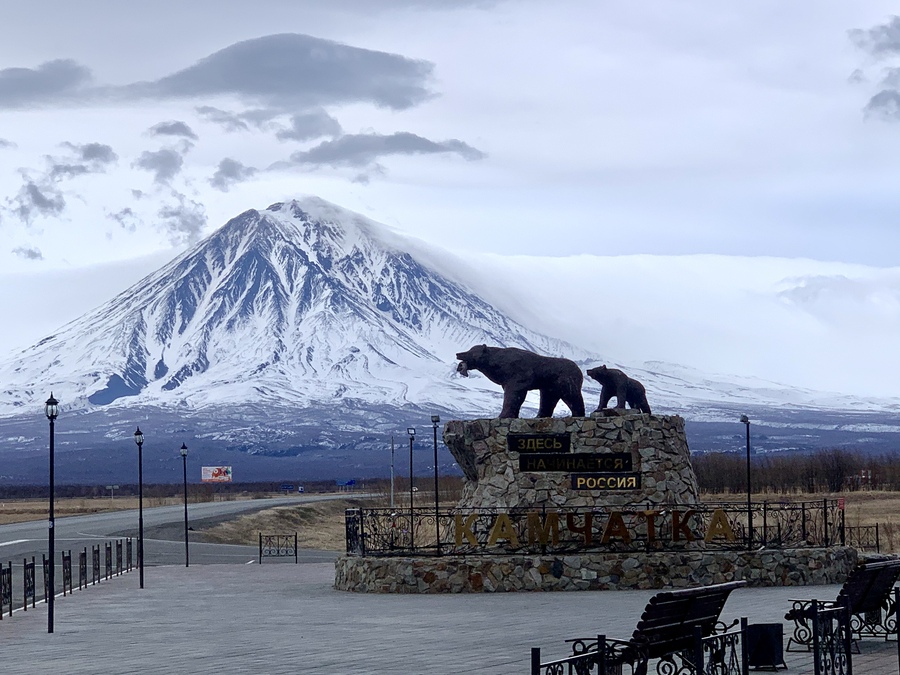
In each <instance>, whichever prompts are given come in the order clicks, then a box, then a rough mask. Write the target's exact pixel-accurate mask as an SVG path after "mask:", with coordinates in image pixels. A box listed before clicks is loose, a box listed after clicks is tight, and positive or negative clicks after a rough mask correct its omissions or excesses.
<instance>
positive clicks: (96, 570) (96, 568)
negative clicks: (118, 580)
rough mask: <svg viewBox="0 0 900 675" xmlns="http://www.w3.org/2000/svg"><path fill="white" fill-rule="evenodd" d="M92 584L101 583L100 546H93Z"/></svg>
mask: <svg viewBox="0 0 900 675" xmlns="http://www.w3.org/2000/svg"><path fill="white" fill-rule="evenodd" d="M91 583H92V584H99V583H100V544H97V545H96V546H91Z"/></svg>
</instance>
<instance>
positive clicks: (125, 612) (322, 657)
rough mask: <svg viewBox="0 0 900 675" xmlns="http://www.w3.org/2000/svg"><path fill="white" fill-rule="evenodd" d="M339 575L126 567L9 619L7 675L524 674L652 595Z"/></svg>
mask: <svg viewBox="0 0 900 675" xmlns="http://www.w3.org/2000/svg"><path fill="white" fill-rule="evenodd" d="M332 578H333V566H332V565H331V564H321V563H314V564H305V565H304V564H301V565H293V564H291V565H269V566H267V565H203V566H196V567H190V568H184V567H153V568H149V569H147V570H146V583H145V588H144V590H140V589H138V579H137V575H133V574H132V575H124V576H122V577H119V578H117V579H114V580H111V581H110V582H109V583H105V584H103V585H100V586H96V587H92V588H90V589H88V590H87V591H83V592H81V593H76V594H75V595H74V596H70V597H67V598H65V599H63V598H60V599H59V600H58V601H57V603H56V632H55V633H54V634H53V635H48V634H47V632H46V631H47V615H46V607H45V606H44V605H38V607H37V608H36V609H35V610H30V611H29V612H28V613H27V615H23V614H22V613H21V612H17V613H16V614H14V615H13V617H12V619H9V618H4V620H3V621H2V622H0V672H3V673H4V675H18V674H20V673H27V674H32V673H60V674H63V673H65V674H71V675H79V674H86V673H90V674H94V673H100V672H109V673H117V674H123V673H185V674H194V673H196V674H213V673H214V674H216V675H222V674H224V673H254V674H256V673H259V674H263V675H265V674H269V673H271V674H281V673H298V672H304V673H327V674H336V675H339V674H347V673H354V674H356V673H379V674H380V673H390V674H394V673H397V674H401V673H402V674H404V675H416V674H419V673H422V674H425V673H427V674H428V675H444V674H447V675H450V674H458V673H485V674H490V675H513V674H515V675H522V674H523V673H527V672H528V663H529V656H530V648H531V647H541V648H542V649H543V653H544V655H545V658H554V657H561V656H564V655H565V654H566V646H565V644H564V640H565V639H566V638H571V637H576V636H589V635H596V634H597V633H605V634H608V635H610V636H611V637H628V636H629V635H630V634H631V631H632V630H633V629H634V626H635V624H636V623H637V620H638V618H639V616H640V613H641V611H642V610H643V607H644V605H645V604H646V602H647V600H648V599H649V598H650V597H651V596H652V595H653V593H654V591H613V592H608V593H507V594H500V595H498V594H478V595H472V594H468V595H466V594H462V595H459V594H457V595H369V594H353V593H345V592H341V591H336V590H334V589H333V588H332V586H331V581H332ZM838 588H839V587H838V586H824V587H823V586H820V587H817V588H815V589H814V594H813V595H812V597H817V598H821V599H833V598H834V597H836V596H837V592H838ZM803 590H806V591H808V590H810V589H803ZM798 593H799V594H800V596H801V597H810V595H809V594H808V593H803V592H801V591H799V590H798V589H796V588H753V589H741V590H739V591H736V592H734V593H732V595H731V598H730V599H729V601H728V604H727V605H726V606H725V610H724V612H723V617H728V618H732V617H738V616H747V617H748V618H749V619H750V620H751V622H758V623H770V622H781V621H782V617H783V614H784V612H785V611H787V609H789V608H790V598H794V597H797V596H798ZM787 630H788V628H787V626H785V633H786V634H785V638H787ZM862 646H863V652H864V654H863V655H861V656H857V657H856V658H855V659H854V664H853V665H854V672H856V673H858V674H862V675H886V674H887V673H897V672H898V671H897V645H896V643H894V642H891V643H884V642H880V641H877V640H874V641H866V642H864V643H863V645H862ZM786 656H787V658H788V665H789V666H790V670H788V671H787V672H788V673H792V674H795V675H806V674H807V673H812V672H813V668H812V657H811V655H809V654H806V653H802V654H787V655H786Z"/></svg>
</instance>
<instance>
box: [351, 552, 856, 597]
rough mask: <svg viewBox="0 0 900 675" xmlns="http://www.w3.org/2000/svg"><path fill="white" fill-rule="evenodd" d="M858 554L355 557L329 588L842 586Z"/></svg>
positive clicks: (499, 589)
mask: <svg viewBox="0 0 900 675" xmlns="http://www.w3.org/2000/svg"><path fill="white" fill-rule="evenodd" d="M856 562H857V553H856V549H853V548H849V547H832V548H811V549H785V550H779V549H772V550H767V549H764V550H762V551H752V552H744V551H691V552H656V553H619V554H582V555H567V556H535V555H527V556H526V555H509V556H458V557H453V556H448V557H444V558H360V557H353V556H341V557H339V558H338V559H337V561H336V562H335V582H334V586H335V588H337V589H338V590H345V591H355V592H358V593H502V592H515V591H588V590H623V589H648V588H685V587H693V586H705V585H708V584H717V583H723V582H726V581H737V580H740V579H744V580H746V581H747V583H748V585H750V586H806V585H815V584H836V583H842V582H843V581H844V579H845V578H846V577H847V574H848V573H849V572H850V570H851V569H852V568H853V567H854V566H855V565H856Z"/></svg>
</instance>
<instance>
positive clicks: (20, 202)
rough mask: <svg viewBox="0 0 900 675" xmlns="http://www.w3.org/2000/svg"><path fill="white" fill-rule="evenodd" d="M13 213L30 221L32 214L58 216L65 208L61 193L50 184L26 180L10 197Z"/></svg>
mask: <svg viewBox="0 0 900 675" xmlns="http://www.w3.org/2000/svg"><path fill="white" fill-rule="evenodd" d="M12 205H13V209H12V211H13V213H15V214H16V215H17V216H19V218H21V219H22V220H23V221H24V222H26V223H30V222H31V220H32V216H33V214H35V213H37V214H39V215H42V216H58V215H59V214H61V213H62V212H63V210H64V209H65V208H66V200H65V199H64V198H63V196H62V193H61V192H60V191H59V190H58V189H56V188H55V187H54V186H52V185H43V186H38V185H37V184H36V183H34V182H33V181H26V182H25V185H23V186H22V187H21V188H20V189H19V193H18V194H17V195H16V196H15V197H14V198H13V199H12Z"/></svg>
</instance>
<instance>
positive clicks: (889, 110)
mask: <svg viewBox="0 0 900 675" xmlns="http://www.w3.org/2000/svg"><path fill="white" fill-rule="evenodd" d="M863 110H864V112H865V114H866V116H867V117H880V118H882V119H886V120H900V91H896V90H894V89H885V90H883V91H879V92H878V93H877V94H875V95H874V96H873V97H872V98H870V99H869V102H868V103H867V104H866V107H865V108H864V109H863Z"/></svg>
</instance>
